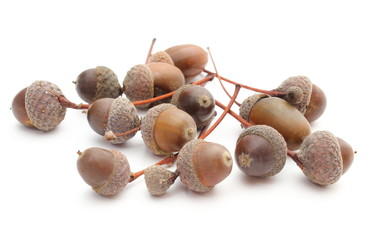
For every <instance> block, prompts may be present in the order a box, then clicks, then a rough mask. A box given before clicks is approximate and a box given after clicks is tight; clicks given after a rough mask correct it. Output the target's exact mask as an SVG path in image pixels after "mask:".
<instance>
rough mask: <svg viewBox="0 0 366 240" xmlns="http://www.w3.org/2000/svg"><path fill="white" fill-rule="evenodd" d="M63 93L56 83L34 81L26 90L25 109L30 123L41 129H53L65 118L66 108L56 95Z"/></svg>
mask: <svg viewBox="0 0 366 240" xmlns="http://www.w3.org/2000/svg"><path fill="white" fill-rule="evenodd" d="M60 95H63V93H62V91H61V90H60V89H59V88H58V86H57V85H55V84H53V83H51V82H48V81H41V80H40V81H35V82H33V83H32V84H31V85H30V86H29V87H28V88H27V90H26V93H25V109H26V111H27V114H28V117H29V119H30V121H31V122H32V124H33V125H34V126H35V127H36V128H38V129H40V130H42V131H49V130H52V129H54V128H55V127H56V126H57V125H58V124H60V122H61V121H62V120H63V119H64V118H65V114H66V108H65V107H63V106H61V104H60V102H59V100H58V98H57V96H60Z"/></svg>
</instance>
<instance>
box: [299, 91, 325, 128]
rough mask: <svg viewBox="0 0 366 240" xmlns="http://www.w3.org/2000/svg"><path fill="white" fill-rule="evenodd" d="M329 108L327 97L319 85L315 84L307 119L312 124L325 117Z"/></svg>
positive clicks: (307, 110) (306, 115) (306, 114)
mask: <svg viewBox="0 0 366 240" xmlns="http://www.w3.org/2000/svg"><path fill="white" fill-rule="evenodd" d="M326 107H327V97H326V96H325V93H324V92H323V90H322V89H321V88H320V87H318V86H317V85H315V84H313V88H312V91H311V97H310V102H309V104H308V107H307V109H306V112H305V114H304V116H305V118H306V119H307V120H308V121H309V122H310V123H311V122H314V121H315V120H317V119H318V118H320V116H321V115H323V113H324V111H325V109H326Z"/></svg>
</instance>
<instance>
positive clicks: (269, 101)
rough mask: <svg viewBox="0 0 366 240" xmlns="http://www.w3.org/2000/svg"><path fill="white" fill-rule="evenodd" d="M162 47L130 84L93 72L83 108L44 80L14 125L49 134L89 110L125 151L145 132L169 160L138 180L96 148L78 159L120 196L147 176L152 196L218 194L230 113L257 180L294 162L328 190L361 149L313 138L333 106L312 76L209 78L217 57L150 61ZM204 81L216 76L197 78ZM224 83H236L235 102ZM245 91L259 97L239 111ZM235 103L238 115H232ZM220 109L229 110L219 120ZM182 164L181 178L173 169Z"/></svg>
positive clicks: (239, 147) (136, 69)
mask: <svg viewBox="0 0 366 240" xmlns="http://www.w3.org/2000/svg"><path fill="white" fill-rule="evenodd" d="M154 42H155V39H154V40H153V43H152V45H151V48H150V51H149V53H148V57H147V60H146V63H145V64H138V65H136V66H133V67H132V68H131V69H130V70H129V71H128V72H127V74H126V76H125V78H124V80H123V84H122V86H121V85H120V84H119V81H118V78H117V76H116V75H115V74H114V72H113V71H112V70H111V69H109V68H107V67H102V66H98V67H96V68H92V69H88V70H86V71H84V72H82V73H81V74H80V75H79V76H78V77H77V79H76V81H75V85H76V91H77V93H78V95H79V96H80V97H81V98H82V99H83V100H84V101H86V102H87V103H85V104H75V103H73V102H71V101H70V100H68V99H67V98H66V97H65V96H64V95H63V93H62V91H61V90H60V89H59V88H58V87H57V86H56V85H55V84H53V83H51V82H48V81H35V82H34V83H32V84H31V85H30V86H28V87H27V88H25V89H23V90H21V91H20V92H19V93H18V94H17V95H16V96H15V98H14V100H13V103H12V108H11V109H12V111H13V114H14V116H15V118H16V119H17V120H18V121H19V122H21V123H22V124H24V125H25V126H27V127H30V128H36V129H39V130H41V131H50V130H52V129H54V128H55V127H56V126H57V125H58V124H59V123H60V122H61V121H62V120H63V119H64V116H65V114H66V109H67V108H73V109H83V110H87V120H88V122H89V125H90V127H91V128H92V129H93V130H94V131H95V132H96V133H98V134H99V135H101V136H103V137H104V139H105V140H106V141H108V142H110V143H112V144H121V143H124V142H125V141H127V140H129V139H131V138H132V137H134V136H135V134H136V132H137V131H141V135H142V138H143V141H144V143H145V145H146V147H148V149H149V150H150V151H151V152H152V153H153V154H155V155H161V156H165V158H164V159H163V160H161V161H159V162H157V163H156V164H154V165H152V166H149V167H147V168H146V169H144V170H142V171H139V172H135V173H133V172H131V170H130V166H129V163H128V160H127V158H126V156H125V155H123V154H122V153H121V152H119V151H116V150H107V149H102V148H97V147H92V148H88V149H86V150H84V151H82V152H80V151H79V152H78V154H79V156H78V160H77V169H78V171H79V173H80V175H81V177H82V178H83V180H84V181H85V182H86V183H87V184H88V185H90V186H91V187H92V188H93V190H94V191H96V192H98V193H99V194H102V195H114V194H116V193H118V192H120V191H121V190H122V189H123V188H124V187H125V186H126V185H127V184H128V183H130V182H132V181H134V180H135V179H137V178H138V177H139V176H141V175H144V176H145V182H146V186H147V188H148V191H149V193H150V194H152V195H162V194H164V193H165V192H166V191H167V189H168V188H169V187H170V186H171V185H172V184H173V183H174V181H175V180H176V179H177V178H178V177H179V178H180V179H181V181H182V183H183V184H184V185H186V186H187V188H188V189H190V190H192V191H194V192H207V191H209V190H210V189H212V188H213V187H214V186H215V185H216V184H218V183H220V182H221V181H223V180H224V179H225V178H226V177H227V176H228V175H229V174H230V172H231V170H232V165H233V158H232V156H231V154H230V152H229V151H228V150H227V149H226V148H225V147H224V146H222V145H220V144H217V143H213V142H207V141H205V140H204V139H205V138H206V137H207V136H208V135H209V134H210V133H211V132H212V131H213V130H214V129H215V127H216V126H217V125H218V124H219V123H220V122H221V121H222V120H223V118H224V117H225V115H227V114H230V115H232V116H233V117H234V118H235V119H237V120H238V121H239V123H240V124H241V125H242V126H243V127H245V129H244V130H243V132H242V133H241V134H240V135H239V137H238V140H237V143H236V148H235V160H236V163H237V166H238V167H239V168H240V169H241V170H242V171H243V172H244V173H246V174H247V175H249V176H253V177H269V176H273V175H275V174H277V173H279V172H280V171H281V170H282V169H283V167H284V165H285V163H286V158H287V156H289V157H290V158H291V159H293V160H294V161H295V162H296V163H297V165H298V166H299V167H300V168H301V170H302V171H303V172H304V174H305V175H306V177H307V178H308V179H309V180H310V181H311V182H313V183H315V184H318V185H329V184H333V183H335V182H336V181H338V179H339V178H340V177H341V176H342V174H343V173H344V172H345V171H346V170H347V169H348V168H349V166H350V165H351V163H352V161H353V157H354V151H353V150H352V147H351V146H350V145H349V144H348V143H347V142H345V141H344V140H342V139H341V138H338V137H336V136H334V135H333V134H332V133H330V132H327V131H316V132H313V133H311V127H310V124H309V123H311V122H313V121H315V120H316V119H318V118H319V117H320V116H321V115H322V114H323V112H324V110H325V108H326V103H327V101H326V96H325V94H324V92H323V91H322V90H321V89H320V88H319V87H318V86H316V85H314V84H313V83H312V82H311V81H310V80H309V79H308V78H307V77H304V76H296V77H290V78H288V79H287V80H285V81H284V82H282V84H281V85H280V86H279V87H278V88H276V89H274V90H269V91H267V90H261V89H255V88H252V87H249V86H246V85H243V84H240V83H237V82H234V81H231V80H229V79H227V78H224V77H222V76H220V75H219V74H218V73H217V70H216V73H213V72H210V71H208V70H206V69H205V66H206V64H207V62H208V57H209V56H210V57H211V54H208V53H210V51H209V49H208V51H205V50H204V49H202V48H201V47H198V46H196V45H192V44H186V45H178V46H174V47H171V48H168V49H166V50H165V51H160V52H157V53H155V54H151V52H152V47H153V44H154ZM211 59H212V57H211ZM212 62H213V61H212ZM213 64H214V63H213ZM215 68H216V67H215ZM202 73H205V74H207V76H206V77H205V78H203V79H200V80H198V78H199V76H202ZM214 79H215V80H216V79H217V80H219V81H220V83H221V85H222V86H223V90H225V92H226V93H227V94H228V95H229V96H230V99H231V100H230V103H229V104H228V105H227V106H225V105H223V104H222V103H220V102H219V101H218V100H216V99H214V97H213V96H212V94H211V93H210V92H209V91H208V90H207V89H206V88H205V87H204V84H205V83H206V82H207V81H212V80H214ZM197 80H198V81H197ZM222 81H225V82H228V83H231V84H234V85H235V92H234V93H233V94H232V95H231V94H229V93H228V92H227V91H226V89H225V87H224V85H223V84H222ZM242 88H246V89H250V90H254V91H256V92H257V93H256V94H255V95H252V96H250V97H248V98H247V99H245V100H244V102H243V103H241V104H239V103H237V102H236V97H237V95H238V93H239V90H240V89H242ZM122 95H124V96H122ZM235 103H236V104H237V105H239V106H240V112H239V114H237V113H235V112H234V111H232V110H231V106H232V105H233V104H235ZM215 106H218V107H220V108H222V109H223V112H222V114H221V115H220V116H218V117H217V113H216V111H215ZM136 108H139V109H147V112H146V115H145V116H144V117H142V118H141V117H140V116H139V115H138V111H137V109H136ZM216 117H217V119H216ZM214 119H216V120H215V122H213V121H214ZM297 150H298V151H297ZM295 151H296V152H295ZM175 162H176V170H175V171H170V170H168V169H167V166H169V167H170V166H172V165H173V164H174V163H175Z"/></svg>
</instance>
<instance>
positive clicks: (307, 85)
mask: <svg viewBox="0 0 366 240" xmlns="http://www.w3.org/2000/svg"><path fill="white" fill-rule="evenodd" d="M291 87H299V88H301V89H302V92H303V97H302V100H301V102H299V103H291V102H290V103H291V104H292V105H294V106H295V107H296V108H297V109H298V110H299V111H300V112H301V113H302V114H304V113H305V112H306V108H307V106H308V105H309V102H310V98H311V91H312V88H313V84H312V83H311V81H310V79H309V78H307V77H305V76H296V77H290V78H288V79H286V80H285V81H283V82H282V83H281V85H280V86H279V87H278V88H277V89H276V90H277V91H279V92H283V93H287V92H288V91H289V90H290V89H291Z"/></svg>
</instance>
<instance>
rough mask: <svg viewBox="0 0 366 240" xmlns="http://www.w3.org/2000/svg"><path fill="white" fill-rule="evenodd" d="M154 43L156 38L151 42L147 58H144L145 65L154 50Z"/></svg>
mask: <svg viewBox="0 0 366 240" xmlns="http://www.w3.org/2000/svg"><path fill="white" fill-rule="evenodd" d="M155 42H156V38H153V40H152V41H151V45H150V49H149V52H148V54H147V57H146V61H145V64H147V63H148V62H149V58H150V57H151V53H152V50H153V48H154V45H155Z"/></svg>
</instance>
